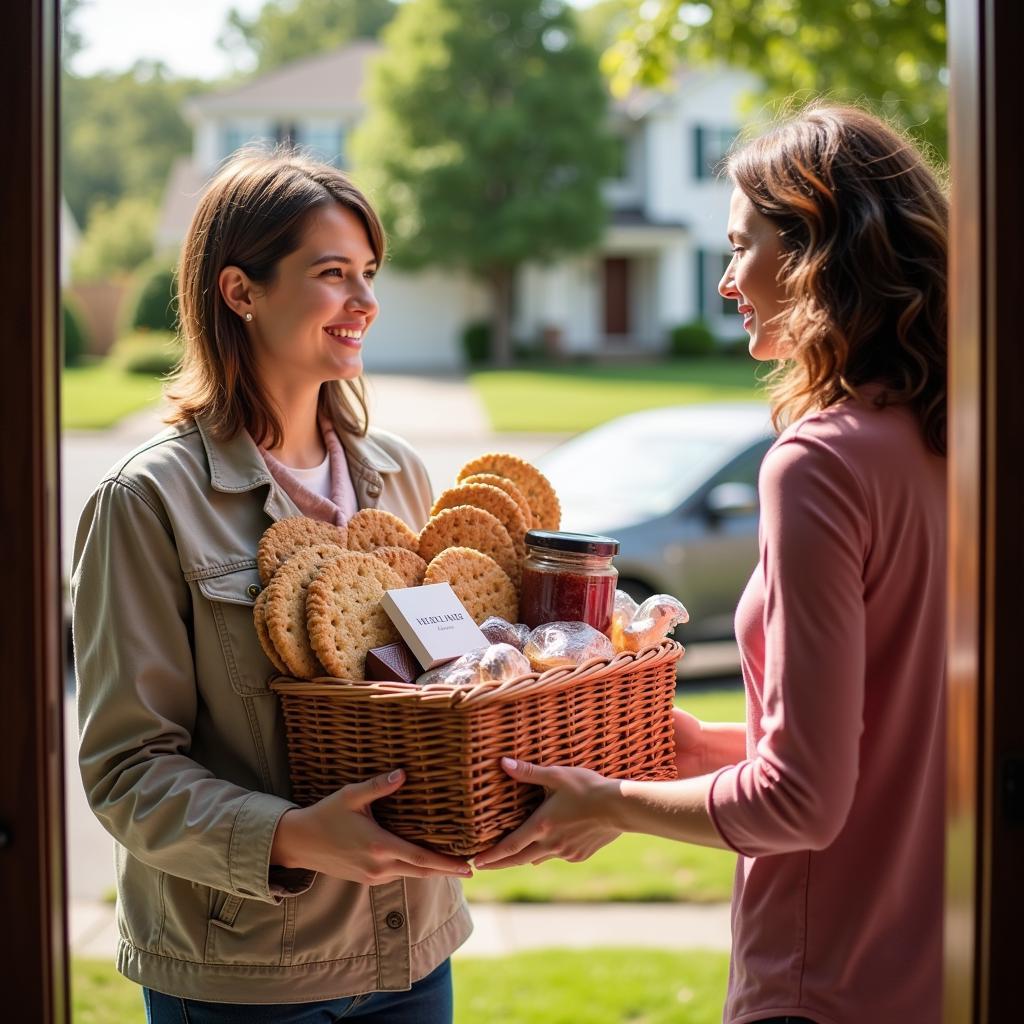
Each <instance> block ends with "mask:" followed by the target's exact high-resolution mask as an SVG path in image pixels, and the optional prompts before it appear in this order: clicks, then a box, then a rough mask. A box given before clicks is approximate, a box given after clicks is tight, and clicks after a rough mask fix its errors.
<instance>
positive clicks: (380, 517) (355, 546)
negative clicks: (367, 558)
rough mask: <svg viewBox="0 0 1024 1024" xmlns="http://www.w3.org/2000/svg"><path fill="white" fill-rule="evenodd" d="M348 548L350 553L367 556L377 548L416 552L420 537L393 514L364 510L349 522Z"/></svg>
mask: <svg viewBox="0 0 1024 1024" xmlns="http://www.w3.org/2000/svg"><path fill="white" fill-rule="evenodd" d="M348 547H349V550H350V551H362V552H365V553H367V554H369V553H370V552H371V551H375V550H376V549H377V548H407V549H408V550H409V551H415V550H416V549H417V548H418V547H419V537H418V536H417V534H416V531H415V530H413V529H411V528H410V527H409V526H407V525H406V524H405V523H404V522H402V520H401V519H399V518H398V516H396V515H395V514H394V513H393V512H385V511H384V510H383V509H380V508H364V509H360V510H359V511H358V512H357V513H356V514H355V515H354V516H353V517H352V518H351V519H350V520H349V521H348Z"/></svg>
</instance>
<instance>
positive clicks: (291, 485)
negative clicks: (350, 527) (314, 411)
mask: <svg viewBox="0 0 1024 1024" xmlns="http://www.w3.org/2000/svg"><path fill="white" fill-rule="evenodd" d="M319 424H320V434H321V436H322V437H323V439H324V445H325V447H326V448H327V456H328V458H329V459H330V460H331V497H330V498H329V499H328V498H325V497H323V495H320V494H316V493H314V492H313V491H311V490H310V489H309V488H308V487H306V485H305V484H303V483H302V482H301V481H300V480H299V478H298V477H297V476H295V474H294V473H293V472H292V471H291V470H290V469H289V468H288V467H287V466H286V465H285V464H284V463H283V462H281V461H280V460H278V459H276V458H275V457H274V456H273V455H271V454H270V452H268V451H267V450H266V448H262V447H261V448H260V454H261V455H262V456H263V461H264V462H265V463H266V464H267V469H268V470H270V475H271V476H272V477H273V478H274V479H275V480H276V481H277V482H278V484H280V486H281V489H282V490H283V491H284V492H285V494H287V495H288V497H289V498H291V499H292V501H293V502H295V506H296V508H298V510H299V511H300V512H301V513H302V514H303V515H304V516H309V517H310V519H319V520H320V521H321V522H324V523H334V525H335V526H344V525H345V524H346V523H347V522H348V521H349V520H350V519H351V518H352V517H353V516H354V515H355V514H356V512H357V511H358V510H359V502H358V500H357V499H356V492H355V488H354V487H353V486H352V477H351V475H350V474H349V471H348V459H346V458H345V449H344V448H343V447H342V444H341V441H339V440H338V435H337V434H336V433H335V431H334V427H333V426H332V425H331V422H330V420H328V419H326V418H325V417H322V416H321V417H320V419H319Z"/></svg>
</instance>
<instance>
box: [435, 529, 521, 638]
mask: <svg viewBox="0 0 1024 1024" xmlns="http://www.w3.org/2000/svg"><path fill="white" fill-rule="evenodd" d="M423 583H424V585H427V584H431V583H448V584H450V585H451V588H452V590H454V591H455V595H456V597H458V599H459V600H460V601H461V602H462V604H463V605H464V606H465V608H466V611H468V612H469V614H470V615H471V616H472V617H473V621H474V622H475V623H476V624H477V625H479V624H480V623H481V622H483V621H484V620H485V619H489V618H490V617H491V616H492V615H497V616H499V617H500V618H503V619H506V620H507V621H509V622H514V621H515V620H516V619H517V618H518V616H519V599H518V597H517V596H516V588H515V586H514V585H513V584H512V581H511V580H510V579H509V577H508V573H507V572H505V570H504V569H502V567H501V566H500V565H498V563H497V562H496V561H495V560H494V559H493V558H489V557H488V556H487V555H485V554H482V553H481V552H479V551H476V550H475V549H474V548H460V547H455V548H446V549H445V550H444V551H442V552H441V553H440V554H439V555H438V556H437V557H436V558H435V559H433V561H431V563H430V564H429V565H428V566H427V572H426V575H425V576H424V577H423Z"/></svg>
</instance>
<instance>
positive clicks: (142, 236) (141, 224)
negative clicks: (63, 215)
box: [72, 196, 156, 280]
mask: <svg viewBox="0 0 1024 1024" xmlns="http://www.w3.org/2000/svg"><path fill="white" fill-rule="evenodd" d="M155 225H156V205H155V203H153V201H152V200H149V199H141V198H139V197H137V196H126V197H125V198H124V199H122V200H121V201H120V202H119V203H117V204H116V205H113V206H108V205H106V204H105V203H102V202H101V203H99V204H98V205H97V206H96V207H95V208H94V209H93V213H92V216H91V217H90V218H89V227H88V228H87V229H86V232H85V234H84V235H82V244H81V245H80V246H79V247H78V251H77V252H76V253H75V256H74V260H73V261H72V271H73V273H74V276H75V278H76V279H78V280H99V279H101V278H107V277H114V276H117V275H119V274H129V273H131V272H132V271H134V270H136V269H138V267H139V266H140V265H141V264H142V263H144V262H145V261H146V260H147V259H149V257H150V255H151V254H152V252H153V228H154V227H155Z"/></svg>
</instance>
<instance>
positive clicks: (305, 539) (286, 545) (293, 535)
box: [256, 516, 348, 586]
mask: <svg viewBox="0 0 1024 1024" xmlns="http://www.w3.org/2000/svg"><path fill="white" fill-rule="evenodd" d="M315 544H333V545H334V546H335V547H337V549H338V551H339V552H341V551H345V550H347V548H348V530H346V529H345V527H344V526H335V525H334V524H333V523H322V522H320V520H319V519H310V518H309V517H308V516H292V517H291V518H290V519H279V520H278V521H277V522H276V523H273V524H271V525H270V526H268V527H267V529H266V530H265V531H264V532H263V536H262V537H261V538H260V543H259V546H258V547H257V549H256V565H257V567H258V568H259V571H260V583H262V584H263V586H266V585H267V584H268V583H269V582H270V581H271V580H272V579H273V578H274V573H275V572H277V570H278V569H279V568H280V567H281V566H282V565H284V563H285V562H287V561H288V559H289V558H290V557H291V556H292V555H294V554H295V552H296V551H298V550H300V549H301V548H308V547H310V546H312V545H315Z"/></svg>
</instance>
